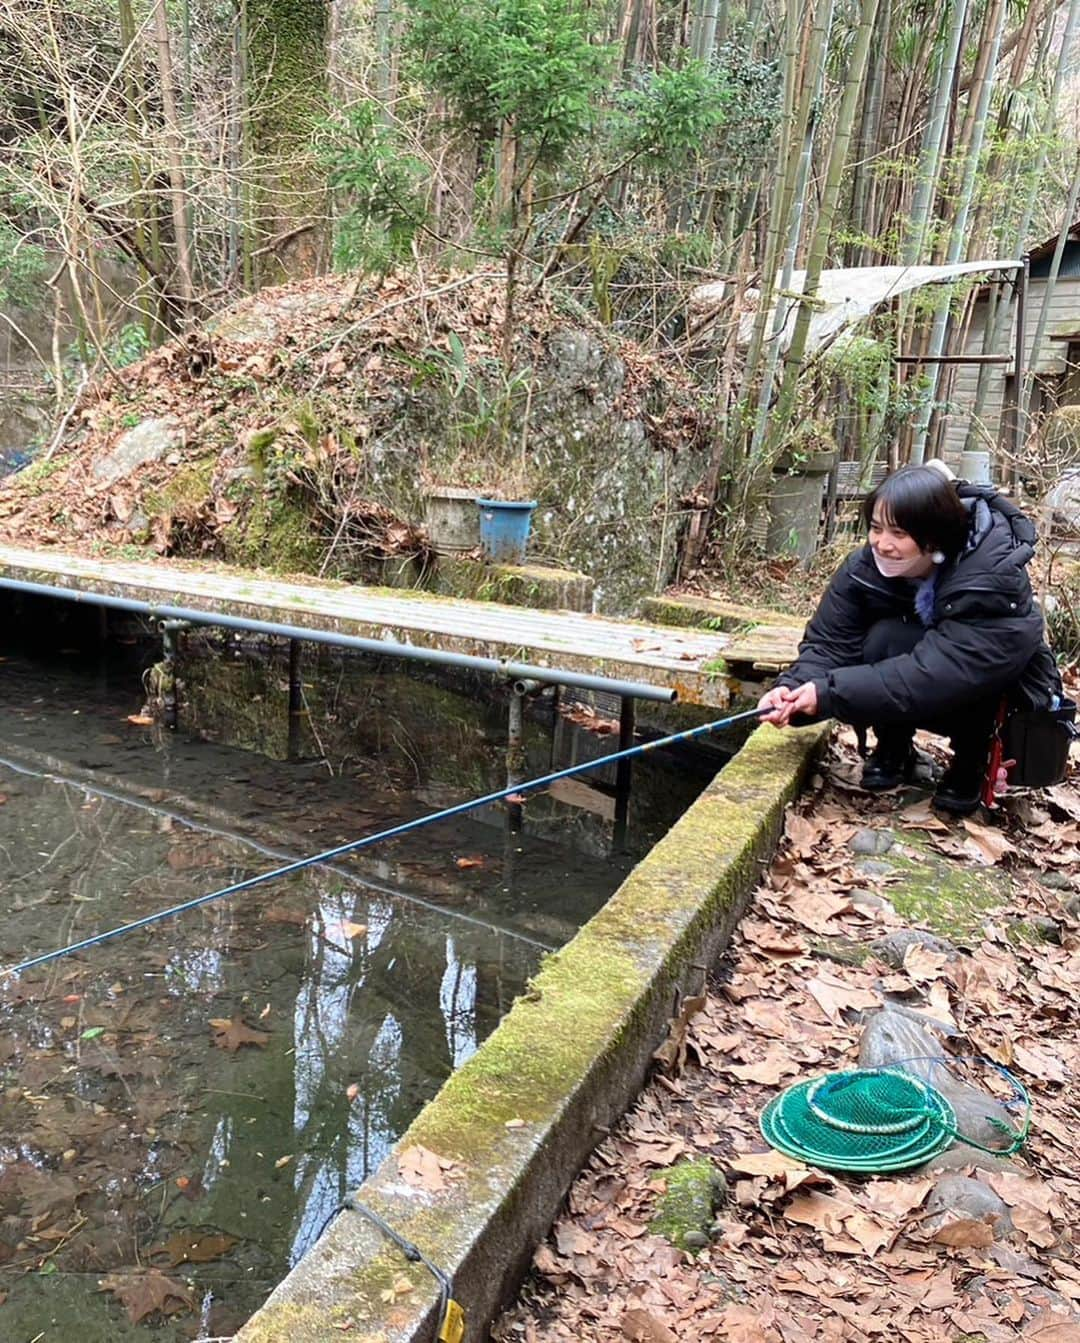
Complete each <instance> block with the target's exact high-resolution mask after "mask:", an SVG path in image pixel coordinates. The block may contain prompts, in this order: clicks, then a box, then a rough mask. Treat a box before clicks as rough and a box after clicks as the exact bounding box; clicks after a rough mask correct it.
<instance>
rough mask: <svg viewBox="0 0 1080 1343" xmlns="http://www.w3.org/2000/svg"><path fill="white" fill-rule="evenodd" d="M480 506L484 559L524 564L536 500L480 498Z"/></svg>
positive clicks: (500, 562) (481, 546) (502, 562)
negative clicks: (522, 562)
mask: <svg viewBox="0 0 1080 1343" xmlns="http://www.w3.org/2000/svg"><path fill="white" fill-rule="evenodd" d="M476 504H477V507H478V508H479V509H480V549H481V550H482V551H483V552H484V559H486V560H493V561H494V562H495V563H498V564H520V563H521V561H522V560H523V559H524V558H525V547H526V546H527V545H528V542H529V528H530V526H531V525H532V515H533V509H535V507H536V501H535V500H531V501H526V500H514V501H513V502H511V501H509V500H506V499H477V501H476Z"/></svg>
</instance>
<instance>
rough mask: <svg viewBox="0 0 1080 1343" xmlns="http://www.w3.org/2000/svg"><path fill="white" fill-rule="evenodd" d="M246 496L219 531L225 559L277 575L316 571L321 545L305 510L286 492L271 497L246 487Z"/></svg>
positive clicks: (311, 520)
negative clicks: (230, 519) (233, 514)
mask: <svg viewBox="0 0 1080 1343" xmlns="http://www.w3.org/2000/svg"><path fill="white" fill-rule="evenodd" d="M246 496H247V497H246V502H245V504H244V506H243V507H241V508H240V509H238V510H237V515H236V518H235V519H234V520H233V521H232V522H231V523H230V524H229V525H228V526H227V527H226V528H224V529H223V531H222V533H221V539H222V543H223V545H224V548H225V558H226V559H227V560H229V561H230V562H231V563H234V564H240V565H242V566H244V567H245V568H249V569H269V570H271V571H272V572H273V573H276V574H291V573H313V572H315V571H316V570H317V569H318V567H319V565H320V564H321V562H322V557H323V554H324V547H323V542H322V539H321V537H320V536H319V534H318V531H317V529H316V527H315V524H314V522H313V519H312V517H311V515H310V514H309V513H308V511H307V510H306V509H305V508H304V507H302V506H301V505H299V504H297V503H296V502H295V501H294V500H292V499H291V498H290V496H289V495H288V494H285V495H277V496H274V497H271V496H268V495H267V494H264V493H263V492H262V491H255V490H252V489H250V488H249V489H248V490H247V491H246Z"/></svg>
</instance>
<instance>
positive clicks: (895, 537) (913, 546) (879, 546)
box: [870, 505, 923, 563]
mask: <svg viewBox="0 0 1080 1343" xmlns="http://www.w3.org/2000/svg"><path fill="white" fill-rule="evenodd" d="M870 545H871V547H872V549H873V550H875V551H876V552H877V553H878V554H879V555H880V556H881V558H882V559H883V560H899V561H900V562H902V563H903V562H907V563H913V562H914V561H915V560H917V559H918V558H919V556H920V555H922V553H923V551H922V548H921V546H920V545H919V543H918V541H916V540H915V538H914V537H913V536H910V535H909V534H908V533H907V532H905V531H904V529H903V528H902V527H898V526H897V525H896V523H895V522H892V521H890V519H889V518H888V517H887V516H886V514H885V513H884V511H883V510H882V508H881V506H880V505H879V506H878V507H877V508H875V509H874V516H873V518H872V519H871V521H870Z"/></svg>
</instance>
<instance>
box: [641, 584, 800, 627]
mask: <svg viewBox="0 0 1080 1343" xmlns="http://www.w3.org/2000/svg"><path fill="white" fill-rule="evenodd" d="M642 615H643V616H644V618H645V619H646V620H655V621H656V622H657V623H658V624H661V625H682V626H684V627H687V626H689V627H693V628H704V629H710V630H720V631H722V632H723V633H724V634H737V633H738V634H741V633H744V632H745V631H747V630H748V629H752V628H753V627H754V626H755V625H768V626H770V627H776V626H784V627H788V628H792V629H797V630H799V631H801V630H802V627H803V623H804V622H803V621H802V620H800V618H799V617H798V616H796V615H792V614H791V612H790V611H770V610H768V609H767V608H765V607H754V606H739V605H738V603H737V602H725V601H720V600H719V599H718V598H716V597H693V596H690V595H684V596H679V597H675V596H668V595H666V594H663V595H661V596H659V597H647V598H646V599H645V602H644V604H643V607H642Z"/></svg>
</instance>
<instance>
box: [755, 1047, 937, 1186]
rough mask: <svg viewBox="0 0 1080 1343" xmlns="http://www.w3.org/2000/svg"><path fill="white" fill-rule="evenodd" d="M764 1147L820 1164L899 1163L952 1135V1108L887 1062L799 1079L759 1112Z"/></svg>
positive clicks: (874, 1166)
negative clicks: (884, 1065) (880, 1064)
mask: <svg viewBox="0 0 1080 1343" xmlns="http://www.w3.org/2000/svg"><path fill="white" fill-rule="evenodd" d="M761 1132H762V1134H763V1135H764V1138H765V1141H766V1142H767V1143H769V1145H770V1146H772V1147H775V1148H777V1149H778V1150H779V1151H781V1152H785V1153H786V1154H787V1155H788V1156H793V1157H797V1158H798V1159H799V1160H800V1161H805V1162H807V1163H809V1164H810V1165H813V1166H820V1167H822V1168H823V1169H824V1170H850V1171H865V1172H877V1171H891V1170H906V1169H907V1168H908V1167H910V1166H918V1165H920V1164H921V1163H922V1162H924V1161H928V1160H929V1159H930V1158H931V1157H932V1156H933V1155H934V1154H935V1153H936V1152H939V1151H941V1149H942V1148H943V1147H946V1146H948V1144H949V1143H950V1142H952V1140H953V1138H954V1137H956V1136H957V1134H956V1114H955V1112H954V1110H953V1107H952V1106H951V1105H950V1104H949V1102H948V1101H947V1100H946V1098H945V1097H944V1096H943V1095H942V1094H941V1092H940V1091H937V1090H936V1089H935V1088H934V1087H932V1086H929V1085H928V1084H927V1083H926V1082H922V1081H920V1080H919V1078H917V1077H913V1076H911V1075H910V1074H909V1073H903V1072H898V1071H896V1070H895V1069H891V1068H854V1069H851V1070H850V1071H847V1072H838V1073H829V1074H827V1075H826V1076H824V1077H816V1078H813V1079H812V1080H810V1081H808V1082H799V1083H797V1084H796V1085H795V1086H792V1087H788V1088H787V1090H786V1091H783V1092H781V1094H780V1095H779V1096H777V1097H776V1099H775V1100H774V1101H772V1102H771V1103H770V1104H769V1105H768V1106H767V1107H766V1109H765V1111H764V1113H763V1114H762V1116H761Z"/></svg>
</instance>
